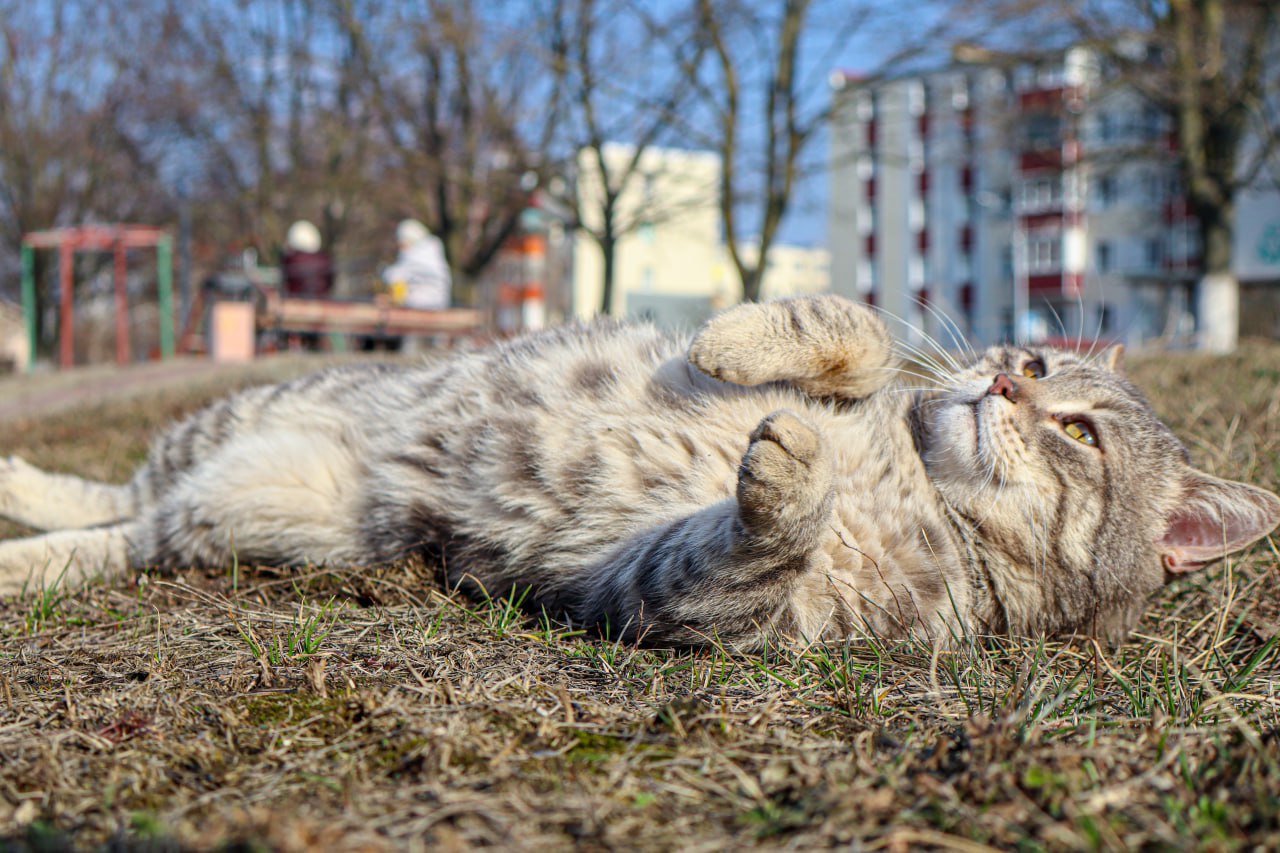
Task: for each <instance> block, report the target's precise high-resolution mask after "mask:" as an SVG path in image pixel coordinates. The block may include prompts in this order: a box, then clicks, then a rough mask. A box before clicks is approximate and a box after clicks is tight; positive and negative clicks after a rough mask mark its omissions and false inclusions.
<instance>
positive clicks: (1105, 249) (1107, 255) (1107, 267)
mask: <svg viewBox="0 0 1280 853" xmlns="http://www.w3.org/2000/svg"><path fill="white" fill-rule="evenodd" d="M1096 251H1097V256H1098V260H1097V267H1098V272H1111V261H1112V259H1111V244H1110V243H1108V242H1106V241H1105V240H1103V241H1101V242H1099V243H1098V245H1097V247H1096Z"/></svg>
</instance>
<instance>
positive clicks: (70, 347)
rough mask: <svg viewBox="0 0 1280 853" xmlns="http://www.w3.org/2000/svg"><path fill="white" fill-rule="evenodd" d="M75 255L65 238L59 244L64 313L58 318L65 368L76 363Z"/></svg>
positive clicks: (60, 361)
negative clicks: (73, 272) (73, 270)
mask: <svg viewBox="0 0 1280 853" xmlns="http://www.w3.org/2000/svg"><path fill="white" fill-rule="evenodd" d="M74 262H75V255H74V254H73V253H72V251H71V244H70V243H67V242H66V241H65V240H64V241H63V242H61V243H59V244H58V287H59V288H60V289H61V291H62V314H61V317H60V318H59V320H58V349H59V357H58V363H59V365H60V366H61V367H62V368H63V369H64V370H65V369H67V368H70V367H74V366H75V363H76V349H75V335H76V320H75V295H74V293H73V291H74V290H75V282H74V279H73V274H72V269H71V267H72V266H73V265H74Z"/></svg>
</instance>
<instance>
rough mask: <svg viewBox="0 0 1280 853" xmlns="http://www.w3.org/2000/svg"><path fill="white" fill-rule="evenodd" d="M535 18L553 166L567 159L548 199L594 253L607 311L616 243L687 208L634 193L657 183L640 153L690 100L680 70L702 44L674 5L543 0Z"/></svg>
mask: <svg viewBox="0 0 1280 853" xmlns="http://www.w3.org/2000/svg"><path fill="white" fill-rule="evenodd" d="M544 15H545V17H546V19H547V20H549V21H550V22H551V26H550V27H549V29H548V31H547V45H546V48H545V55H546V59H547V63H548V66H549V68H550V71H551V74H552V82H553V91H554V92H556V93H557V95H558V97H559V98H560V99H561V100H562V103H563V109H562V110H561V115H562V116H563V119H564V120H563V123H562V124H561V126H560V128H559V130H558V132H557V134H556V141H557V142H558V143H559V146H560V147H561V149H562V150H563V154H562V155H561V158H560V159H561V160H570V159H572V162H573V167H572V168H570V169H568V170H566V171H567V172H568V174H569V177H570V178H571V181H570V183H569V184H568V185H567V186H566V191H565V192H563V193H558V194H557V195H556V198H555V201H556V202H557V203H558V204H559V206H560V207H561V209H562V210H565V211H567V212H568V214H569V216H568V219H569V223H568V224H569V225H570V227H572V228H574V229H575V230H577V231H578V232H579V233H582V234H585V235H587V236H588V237H589V238H590V239H591V240H592V241H593V242H594V243H595V244H596V245H597V246H598V247H599V249H600V253H601V261H602V264H601V270H602V272H601V296H600V311H601V312H602V313H606V314H608V313H611V312H612V309H613V302H614V285H615V278H616V266H617V251H618V244H619V242H620V241H621V240H622V239H623V238H624V237H626V236H627V235H628V234H631V233H634V232H635V231H637V230H638V229H640V228H642V227H645V226H651V225H654V224H656V223H658V222H661V221H664V220H666V219H668V218H670V217H672V216H675V215H678V214H679V213H680V212H681V210H682V209H683V208H684V207H685V206H686V200H685V199H684V198H678V199H677V198H663V197H660V196H657V195H653V196H647V195H645V194H643V193H640V192H637V191H636V187H637V185H638V184H639V183H640V182H642V181H645V180H652V179H653V178H655V177H657V176H656V175H654V174H653V173H652V168H653V165H652V164H653V163H655V162H657V158H654V157H650V156H649V155H650V154H651V152H652V149H653V147H654V146H655V145H657V144H661V143H662V142H663V141H665V140H666V139H667V138H668V137H670V135H671V131H672V129H673V127H674V126H675V125H676V124H677V122H676V121H675V116H676V115H677V114H678V113H679V112H680V111H681V110H682V109H683V108H684V107H686V106H687V102H688V101H689V100H690V99H691V97H692V94H693V90H692V87H690V86H689V85H688V83H687V80H686V78H685V76H684V74H683V73H681V70H682V69H684V68H688V67H695V68H696V67H697V66H698V65H699V64H700V63H701V59H702V55H703V52H704V50H705V44H704V42H703V41H702V40H701V39H699V38H698V37H697V36H698V33H697V31H696V28H695V27H693V26H692V23H693V19H692V17H691V16H690V15H688V14H687V11H686V10H684V9H683V8H680V7H674V8H672V9H662V10H658V11H654V10H653V9H651V8H649V6H648V5H647V4H643V3H634V4H633V3H600V2H598V1H597V0H551V2H550V3H548V4H547V6H546V9H545V11H544ZM619 143H621V144H619Z"/></svg>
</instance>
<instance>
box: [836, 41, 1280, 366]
mask: <svg viewBox="0 0 1280 853" xmlns="http://www.w3.org/2000/svg"><path fill="white" fill-rule="evenodd" d="M831 82H832V89H833V97H834V98H835V99H836V103H835V111H834V115H835V120H834V122H833V126H832V141H831V175H832V178H831V180H832V185H831V192H830V198H831V201H830V212H829V232H828V244H829V247H830V249H831V254H832V259H831V280H832V288H833V290H835V291H836V292H841V293H845V294H847V295H852V296H856V297H859V298H861V299H864V300H866V301H868V302H870V303H873V304H875V305H876V306H878V307H880V308H883V309H884V310H885V311H886V312H887V313H888V314H889V315H891V316H894V317H898V318H900V319H901V320H902V322H903V327H902V328H901V329H900V332H901V333H902V334H903V335H904V336H905V337H907V338H908V339H911V338H913V337H914V338H919V337H921V334H920V331H921V330H923V331H926V332H928V333H929V334H932V335H933V336H935V337H938V338H939V339H940V340H945V338H946V336H947V334H948V326H949V325H951V324H954V325H955V326H956V327H958V330H959V331H960V332H962V333H963V334H965V335H966V336H967V337H969V339H970V340H972V341H975V342H981V343H988V342H994V341H999V340H1013V339H1026V340H1031V339H1046V338H1047V339H1062V338H1065V339H1076V338H1082V339H1085V340H1086V341H1091V340H1093V339H1094V338H1102V339H1107V340H1123V341H1126V342H1128V343H1130V344H1139V345H1140V344H1143V343H1147V342H1151V341H1152V340H1155V339H1159V340H1164V341H1167V342H1171V343H1182V344H1191V343H1194V341H1195V336H1196V319H1195V317H1194V306H1195V300H1194V298H1193V296H1194V287H1195V282H1196V265H1197V261H1198V253H1199V246H1198V245H1197V230H1196V227H1195V222H1194V220H1193V219H1192V217H1191V215H1190V214H1189V212H1188V210H1187V205H1186V202H1185V200H1184V199H1183V197H1182V193H1181V189H1180V187H1179V182H1178V178H1177V170H1176V168H1175V164H1174V162H1173V158H1172V157H1171V156H1170V155H1171V153H1172V152H1173V151H1174V150H1175V146H1176V139H1175V137H1174V134H1173V133H1172V131H1171V127H1170V125H1169V122H1168V121H1167V119H1166V117H1165V116H1164V115H1162V114H1161V113H1159V112H1158V111H1156V110H1155V109H1154V108H1152V107H1150V106H1149V105H1147V104H1145V103H1144V102H1143V101H1142V99H1141V98H1140V97H1139V96H1138V95H1137V94H1136V93H1134V92H1133V91H1132V90H1129V89H1127V88H1125V87H1122V86H1118V85H1116V84H1114V83H1112V82H1111V81H1110V80H1109V79H1108V75H1107V74H1106V73H1105V69H1104V68H1103V67H1102V65H1101V63H1100V62H1099V61H1098V58H1097V57H1096V55H1095V54H1094V53H1093V52H1091V51H1089V50H1087V49H1085V48H1072V49H1069V50H1066V51H1064V52H1059V53H1055V54H1053V55H1051V56H1045V57H1042V58H1040V59H1039V60H1038V61H1021V62H1002V63H1001V64H999V65H996V64H956V65H954V66H951V67H947V68H943V69H939V70H936V71H932V72H927V73H921V74H917V75H911V76H905V77H900V78H896V79H889V80H874V81H871V80H863V79H860V78H858V77H857V76H856V75H853V74H849V73H843V72H842V73H837V74H835V75H833V77H832V81H831ZM1273 186H1274V185H1273ZM1238 222H1240V223H1241V227H1240V229H1239V230H1238V232H1237V235H1236V253H1235V254H1236V266H1237V275H1238V276H1239V277H1240V278H1241V281H1242V284H1243V291H1242V300H1241V306H1242V308H1241V317H1242V323H1241V324H1242V329H1241V331H1242V332H1243V333H1253V334H1264V335H1271V336H1280V192H1277V191H1276V190H1275V189H1274V188H1272V189H1269V190H1268V189H1264V188H1261V187H1259V188H1258V189H1257V190H1256V191H1253V192H1246V193H1244V194H1243V195H1242V196H1241V198H1240V199H1239V201H1238ZM1273 230H1274V232H1275V238H1274V243H1275V246H1274V247H1273V245H1272V241H1270V240H1269V238H1268V234H1271V233H1272V231H1273ZM944 315H945V317H946V318H947V319H945V320H944V319H943V316H944ZM913 329H914V330H916V331H911V330H913Z"/></svg>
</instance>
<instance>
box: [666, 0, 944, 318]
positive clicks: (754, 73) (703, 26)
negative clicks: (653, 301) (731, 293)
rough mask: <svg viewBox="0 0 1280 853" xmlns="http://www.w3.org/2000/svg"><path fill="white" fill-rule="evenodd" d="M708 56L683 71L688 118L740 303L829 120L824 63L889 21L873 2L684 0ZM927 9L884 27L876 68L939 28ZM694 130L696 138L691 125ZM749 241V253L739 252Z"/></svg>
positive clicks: (888, 13)
mask: <svg viewBox="0 0 1280 853" xmlns="http://www.w3.org/2000/svg"><path fill="white" fill-rule="evenodd" d="M693 3H694V8H695V10H696V13H697V17H698V25H699V29H700V32H701V37H702V38H703V39H705V41H706V42H707V44H708V47H709V51H708V52H709V60H708V61H707V62H706V63H703V66H702V67H701V68H696V69H695V68H692V67H690V68H688V69H687V71H688V76H689V79H690V80H691V81H692V83H691V85H695V86H696V87H697V91H698V95H699V101H700V104H701V109H700V110H699V111H698V113H697V114H696V119H697V120H699V121H701V122H705V126H706V127H708V128H709V132H708V133H706V135H705V138H706V139H707V140H708V142H709V144H710V145H711V146H712V147H713V148H714V149H715V150H716V151H717V152H718V153H719V154H720V157H721V159H722V161H723V171H722V173H721V185H720V193H719V200H720V211H721V215H722V217H723V219H724V230H725V243H726V248H727V250H728V252H729V256H730V258H731V259H732V261H733V264H734V266H735V267H736V269H737V271H738V274H739V276H740V277H741V279H742V291H743V298H744V299H747V300H755V299H758V298H759V296H760V286H761V281H762V278H763V274H764V270H765V268H766V267H767V265H768V259H769V251H770V248H771V247H772V246H773V244H774V242H775V241H776V240H777V237H778V233H779V229H780V227H781V226H782V223H783V221H784V219H785V217H786V215H787V213H788V211H789V210H790V207H791V204H792V201H793V199H794V196H795V192H796V187H797V185H798V183H799V182H800V181H801V180H802V179H803V177H805V170H806V156H807V152H808V151H809V150H810V147H811V146H812V144H813V142H814V140H815V139H816V138H817V136H818V135H819V133H820V132H821V130H822V129H823V128H824V127H825V126H826V125H827V122H828V121H829V119H830V117H831V109H832V101H831V98H830V97H829V96H828V95H827V91H826V79H827V74H828V73H829V72H830V70H831V63H832V62H833V61H834V58H835V57H836V56H837V55H838V54H839V52H840V51H841V50H842V49H843V47H844V45H845V44H846V43H847V42H848V41H849V40H850V39H851V38H852V37H853V36H854V34H855V33H857V32H858V31H859V30H861V29H863V28H865V27H869V26H875V27H877V28H879V27H885V28H886V31H887V30H888V29H889V27H890V25H891V24H893V23H895V22H897V21H898V16H899V15H900V14H902V12H901V10H895V9H892V8H889V9H885V8H883V7H882V6H881V4H860V3H854V4H850V3H824V2H822V1H821V0H783V2H780V3H777V2H751V0H693ZM932 6H933V4H931V3H927V2H926V3H918V4H913V5H912V7H911V10H910V14H911V17H910V19H909V20H908V19H905V18H904V19H902V21H901V23H902V26H901V27H896V28H894V29H893V32H894V35H893V40H892V42H889V43H890V44H892V48H891V49H889V50H881V51H880V52H879V53H878V54H877V55H876V56H875V57H874V59H873V62H874V64H875V66H876V69H878V70H872V69H868V78H870V77H873V76H876V75H877V74H884V73H886V72H888V71H889V70H891V69H894V68H897V67H900V66H901V65H902V64H903V63H904V62H906V61H908V60H909V59H911V58H912V57H915V56H917V55H919V54H920V53H921V52H923V51H926V50H928V49H929V48H930V47H931V46H932V45H933V43H934V42H935V40H936V36H937V34H938V33H941V32H943V31H944V30H945V27H946V20H945V18H944V17H942V16H940V15H937V14H935V13H934V12H933V11H932ZM694 132H695V133H696V132H698V131H697V129H696V127H695V129H694ZM749 243H753V244H754V248H755V251H754V252H748V251H744V250H745V249H746V247H747V245H748V244H749Z"/></svg>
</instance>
